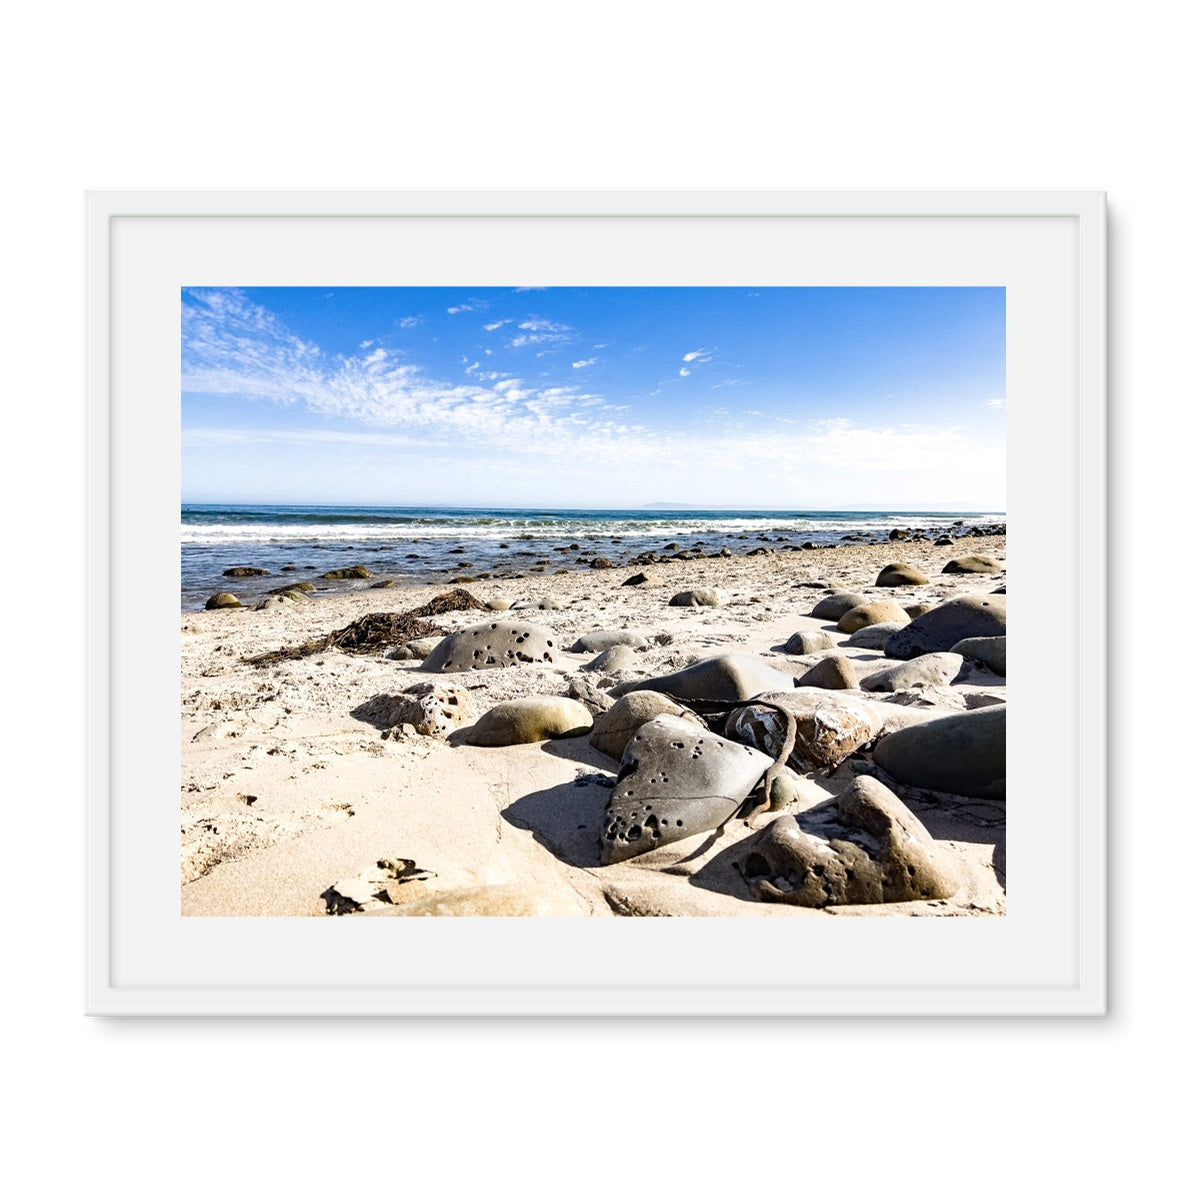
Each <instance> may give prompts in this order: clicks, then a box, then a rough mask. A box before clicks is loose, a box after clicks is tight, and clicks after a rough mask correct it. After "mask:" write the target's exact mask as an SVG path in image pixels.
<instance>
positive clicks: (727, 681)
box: [613, 654, 794, 700]
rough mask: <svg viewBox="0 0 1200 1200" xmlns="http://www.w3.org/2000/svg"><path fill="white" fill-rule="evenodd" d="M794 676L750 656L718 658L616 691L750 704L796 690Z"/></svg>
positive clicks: (616, 691) (618, 692)
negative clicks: (761, 695)
mask: <svg viewBox="0 0 1200 1200" xmlns="http://www.w3.org/2000/svg"><path fill="white" fill-rule="evenodd" d="M793 682H794V679H793V676H791V675H785V674H784V673H783V672H782V671H777V670H775V668H774V667H772V666H768V665H767V664H766V663H765V662H763V661H762V659H761V658H755V657H754V656H753V655H750V654H718V655H717V656H716V657H714V658H702V659H701V660H700V661H699V662H695V663H692V665H691V666H690V667H684V668H683V670H681V671H675V672H673V673H672V674H670V675H659V676H656V677H655V678H653V679H637V680H633V681H631V682H629V683H623V684H621V685H620V687H619V688H614V689H613V694H614V695H618V694H619V695H625V694H626V693H628V692H632V691H649V692H666V693H667V694H668V695H670V696H678V697H679V698H680V699H681V700H749V699H750V698H751V697H752V696H757V695H758V694H759V693H760V692H774V691H780V690H783V689H787V688H791V687H792V686H793Z"/></svg>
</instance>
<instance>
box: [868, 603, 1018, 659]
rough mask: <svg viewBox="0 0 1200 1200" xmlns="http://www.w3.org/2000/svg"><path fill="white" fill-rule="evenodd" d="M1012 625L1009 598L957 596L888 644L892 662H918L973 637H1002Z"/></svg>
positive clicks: (898, 633) (912, 624) (927, 614)
mask: <svg viewBox="0 0 1200 1200" xmlns="http://www.w3.org/2000/svg"><path fill="white" fill-rule="evenodd" d="M1007 623H1008V610H1007V608H1006V598H1005V597H1004V596H995V595H990V594H984V595H978V594H974V595H969V596H956V597H954V599H953V600H947V601H946V602H945V603H944V604H939V605H938V606H937V608H934V609H931V610H930V611H929V612H927V613H925V614H924V615H923V616H920V617H917V618H916V619H915V620H913V621H912V622H911V623H910V624H908V625H906V626H905V627H904V628H903V629H900V630H897V632H896V633H893V634H892V636H891V637H890V638H888V640H887V641H886V642H885V643H884V647H883V652H884V654H886V655H887V656H888V658H916V657H917V655H918V654H932V653H934V652H936V651H939V650H949V649H950V648H951V646H953V645H954V644H955V643H956V642H961V641H962V640H963V638H969V637H1001V636H1003V635H1004V633H1005V630H1006V628H1007Z"/></svg>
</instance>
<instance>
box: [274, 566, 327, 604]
mask: <svg viewBox="0 0 1200 1200" xmlns="http://www.w3.org/2000/svg"><path fill="white" fill-rule="evenodd" d="M283 569H284V570H285V571H286V570H287V567H284V568H283ZM316 590H317V588H316V585H315V584H312V583H309V582H308V580H307V579H298V580H296V582H295V583H285V584H284V585H283V586H282V587H277V588H272V589H271V595H273V596H283V595H286V594H287V593H288V592H299V593H300V594H301V595H302V596H305V597H306V598H307V597H308V596H309V595H311V594H312V593H313V592H315V591H316Z"/></svg>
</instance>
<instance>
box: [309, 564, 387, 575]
mask: <svg viewBox="0 0 1200 1200" xmlns="http://www.w3.org/2000/svg"><path fill="white" fill-rule="evenodd" d="M374 574H375V572H374V571H370V570H368V569H367V568H366V567H364V566H363V565H362V563H359V565H358V566H357V567H339V568H338V570H336V571H326V572H325V574H324V575H322V576H321V578H322V579H370V578H372V577H373V576H374Z"/></svg>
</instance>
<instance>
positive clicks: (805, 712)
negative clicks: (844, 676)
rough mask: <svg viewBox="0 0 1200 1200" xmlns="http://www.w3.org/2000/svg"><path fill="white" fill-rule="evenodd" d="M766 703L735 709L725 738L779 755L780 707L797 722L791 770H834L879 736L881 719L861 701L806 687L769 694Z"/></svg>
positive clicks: (783, 728) (781, 738)
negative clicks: (800, 689) (802, 689)
mask: <svg viewBox="0 0 1200 1200" xmlns="http://www.w3.org/2000/svg"><path fill="white" fill-rule="evenodd" d="M759 699H760V701H770V702H771V705H772V706H777V707H769V706H768V705H767V704H764V703H756V704H748V705H746V706H745V707H744V708H738V709H735V710H734V711H733V712H731V713H730V714H729V717H728V719H727V720H726V722H725V736H726V737H728V738H733V739H734V740H736V741H739V742H744V743H745V744H746V745H748V746H753V747H755V748H756V749H758V750H762V751H763V752H764V753H766V754H768V755H770V757H771V758H772V759H776V758H778V757H779V754H780V753H781V752H782V750H783V742H784V737H785V736H786V732H787V720H786V718H785V717H784V716H783V715H782V714H781V713H780V712H779V711H778V708H784V709H786V710H787V711H788V712H790V713H791V714H792V716H793V717H794V718H795V720H796V745H795V748H794V749H793V750H792V753H791V754H790V755H789V756H788V760H787V761H788V766H790V767H791V768H792V769H793V770H795V771H800V772H804V771H811V770H812V769H813V768H814V767H836V766H837V765H838V764H839V763H842V762H844V761H845V760H846V759H847V758H849V757H850V755H851V754H853V753H854V752H855V751H856V750H859V749H861V748H862V747H863V746H865V745H866V744H867V743H868V742H869V741H871V739H872V738H873V737H875V735H876V734H877V733H878V732H879V728H880V716H879V714H878V713H877V712H876V711H875V709H874V708H873V707H872V706H871V705H870V704H868V703H867V702H865V701H863V700H858V699H857V698H854V697H850V696H842V695H841V694H840V693H838V692H830V691H823V690H817V689H815V688H809V689H806V690H804V691H792V692H772V693H769V694H767V695H764V696H761V697H759Z"/></svg>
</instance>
